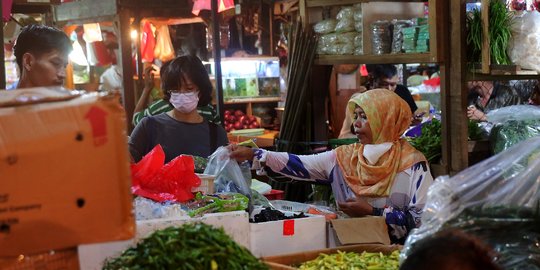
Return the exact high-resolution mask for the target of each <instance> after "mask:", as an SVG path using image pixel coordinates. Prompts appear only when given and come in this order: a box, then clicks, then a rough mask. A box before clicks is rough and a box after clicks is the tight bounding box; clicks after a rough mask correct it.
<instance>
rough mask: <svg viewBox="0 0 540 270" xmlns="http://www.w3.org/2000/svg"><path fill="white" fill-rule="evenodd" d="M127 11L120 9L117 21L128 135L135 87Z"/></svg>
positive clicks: (133, 106) (133, 108) (131, 125)
mask: <svg viewBox="0 0 540 270" xmlns="http://www.w3.org/2000/svg"><path fill="white" fill-rule="evenodd" d="M130 19H131V17H130V13H129V10H127V9H125V8H121V9H120V10H119V14H118V19H117V20H116V22H117V23H118V24H119V27H118V29H120V55H121V58H122V59H121V60H120V61H121V63H122V80H123V82H124V88H123V93H122V103H123V105H124V109H125V110H126V121H127V127H128V133H131V130H132V129H133V124H132V121H131V120H132V119H133V110H135V87H134V86H135V85H134V83H133V74H134V72H133V64H132V62H131V27H130V26H131V24H130Z"/></svg>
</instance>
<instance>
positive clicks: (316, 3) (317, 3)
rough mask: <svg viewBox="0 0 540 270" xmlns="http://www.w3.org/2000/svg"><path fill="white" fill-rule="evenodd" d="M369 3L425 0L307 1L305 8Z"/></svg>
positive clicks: (423, 0)
mask: <svg viewBox="0 0 540 270" xmlns="http://www.w3.org/2000/svg"><path fill="white" fill-rule="evenodd" d="M369 2H399V3H403V2H427V0H405V1H400V0H307V1H306V7H325V6H344V5H352V4H358V3H369Z"/></svg>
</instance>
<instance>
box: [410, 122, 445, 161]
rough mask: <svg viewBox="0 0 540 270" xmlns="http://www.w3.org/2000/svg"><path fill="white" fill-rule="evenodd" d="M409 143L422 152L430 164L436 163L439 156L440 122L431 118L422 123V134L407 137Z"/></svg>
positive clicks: (440, 150) (440, 149)
mask: <svg viewBox="0 0 540 270" xmlns="http://www.w3.org/2000/svg"><path fill="white" fill-rule="evenodd" d="M409 143H410V144H411V145H412V146H413V147H414V148H416V149H417V150H418V151H420V152H422V154H424V156H425V157H426V159H427V161H428V162H429V163H430V164H433V163H438V162H439V160H440V158H441V152H442V148H441V122H440V121H439V120H437V119H433V120H432V121H431V122H429V123H425V124H423V125H422V134H421V135H420V136H418V137H414V138H409Z"/></svg>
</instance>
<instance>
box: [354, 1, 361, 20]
mask: <svg viewBox="0 0 540 270" xmlns="http://www.w3.org/2000/svg"><path fill="white" fill-rule="evenodd" d="M353 19H354V20H355V21H362V4H361V3H360V4H354V6H353Z"/></svg>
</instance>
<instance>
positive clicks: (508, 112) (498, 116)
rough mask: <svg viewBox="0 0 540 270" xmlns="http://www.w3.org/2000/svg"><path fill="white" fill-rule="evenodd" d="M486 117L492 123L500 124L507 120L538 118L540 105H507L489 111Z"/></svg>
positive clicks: (539, 116)
mask: <svg viewBox="0 0 540 270" xmlns="http://www.w3.org/2000/svg"><path fill="white" fill-rule="evenodd" d="M486 117H487V120H488V121H489V122H491V123H493V124H500V123H503V122H506V121H508V120H530V119H540V107H538V106H533V105H513V106H507V107H502V108H499V109H495V110H491V111H489V112H488V113H487V115H486Z"/></svg>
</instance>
